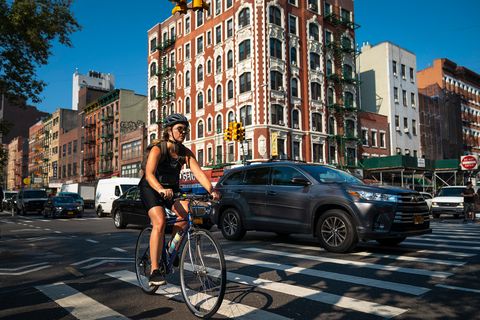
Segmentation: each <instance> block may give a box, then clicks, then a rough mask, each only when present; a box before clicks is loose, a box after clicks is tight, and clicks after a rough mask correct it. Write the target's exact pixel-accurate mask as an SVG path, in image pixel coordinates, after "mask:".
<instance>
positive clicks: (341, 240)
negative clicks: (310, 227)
mask: <svg viewBox="0 0 480 320" xmlns="http://www.w3.org/2000/svg"><path fill="white" fill-rule="evenodd" d="M317 236H318V239H319V241H320V244H321V246H322V247H323V248H324V249H325V250H327V251H330V252H337V253H343V252H348V251H350V250H352V249H353V248H354V247H355V246H356V245H357V242H358V237H357V234H356V231H355V228H354V227H353V224H352V221H351V219H350V217H349V216H348V214H347V213H346V212H345V211H342V210H338V209H333V210H328V211H327V212H325V213H324V214H322V216H321V217H320V219H319V220H318V224H317Z"/></svg>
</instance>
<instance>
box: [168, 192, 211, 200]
mask: <svg viewBox="0 0 480 320" xmlns="http://www.w3.org/2000/svg"><path fill="white" fill-rule="evenodd" d="M160 196H161V197H162V198H164V196H165V195H164V194H163V192H160ZM172 199H173V200H180V201H181V200H201V201H202V200H203V201H210V202H217V201H214V200H213V197H212V196H211V195H210V194H203V195H199V194H188V193H185V192H174V193H173V197H172Z"/></svg>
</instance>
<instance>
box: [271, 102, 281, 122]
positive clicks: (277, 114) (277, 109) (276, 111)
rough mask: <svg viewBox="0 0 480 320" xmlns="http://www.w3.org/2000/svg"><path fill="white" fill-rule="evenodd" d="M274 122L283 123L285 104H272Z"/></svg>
mask: <svg viewBox="0 0 480 320" xmlns="http://www.w3.org/2000/svg"><path fill="white" fill-rule="evenodd" d="M270 115H271V118H272V124H279V125H283V106H281V105H279V104H272V110H271V114H270Z"/></svg>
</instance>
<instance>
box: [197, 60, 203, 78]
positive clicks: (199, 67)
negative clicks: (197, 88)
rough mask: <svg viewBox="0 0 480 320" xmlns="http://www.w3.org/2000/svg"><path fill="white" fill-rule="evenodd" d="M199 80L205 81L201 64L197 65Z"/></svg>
mask: <svg viewBox="0 0 480 320" xmlns="http://www.w3.org/2000/svg"><path fill="white" fill-rule="evenodd" d="M197 81H203V65H202V64H200V65H198V67H197Z"/></svg>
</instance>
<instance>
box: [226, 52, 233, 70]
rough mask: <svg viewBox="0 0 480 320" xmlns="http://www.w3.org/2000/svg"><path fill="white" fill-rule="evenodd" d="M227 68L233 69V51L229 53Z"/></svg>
mask: <svg viewBox="0 0 480 320" xmlns="http://www.w3.org/2000/svg"><path fill="white" fill-rule="evenodd" d="M227 68H228V69H231V68H233V51H232V50H229V51H228V53H227Z"/></svg>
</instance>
